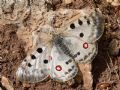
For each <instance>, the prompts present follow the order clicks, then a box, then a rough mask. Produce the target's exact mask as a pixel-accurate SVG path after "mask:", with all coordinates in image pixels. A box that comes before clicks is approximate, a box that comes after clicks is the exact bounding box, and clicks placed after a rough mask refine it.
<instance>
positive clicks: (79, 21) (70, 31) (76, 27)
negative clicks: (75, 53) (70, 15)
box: [66, 9, 104, 43]
mask: <svg viewBox="0 0 120 90" xmlns="http://www.w3.org/2000/svg"><path fill="white" fill-rule="evenodd" d="M79 12H80V15H78V16H77V17H76V18H75V19H73V20H72V21H70V22H69V23H68V24H67V28H66V36H73V37H77V38H79V39H80V40H83V41H85V42H89V43H94V42H95V41H96V40H98V39H99V38H100V37H101V35H102V34H103V31H104V30H103V26H104V25H103V24H104V19H103V17H102V15H101V13H100V12H99V11H98V10H92V9H89V10H87V9H83V10H80V11H79Z"/></svg>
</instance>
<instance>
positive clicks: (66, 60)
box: [50, 45, 78, 82]
mask: <svg viewBox="0 0 120 90" xmlns="http://www.w3.org/2000/svg"><path fill="white" fill-rule="evenodd" d="M51 56H52V61H51V71H50V76H51V78H52V79H53V80H56V81H59V82H65V81H68V80H70V79H72V78H74V77H75V76H76V74H77V72H78V69H77V66H76V63H75V62H74V60H73V59H72V58H71V57H69V56H67V55H65V54H64V52H63V51H62V50H61V48H60V47H59V46H55V45H54V46H53V48H52V51H51Z"/></svg>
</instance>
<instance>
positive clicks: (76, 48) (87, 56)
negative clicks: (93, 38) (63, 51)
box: [64, 37, 98, 63]
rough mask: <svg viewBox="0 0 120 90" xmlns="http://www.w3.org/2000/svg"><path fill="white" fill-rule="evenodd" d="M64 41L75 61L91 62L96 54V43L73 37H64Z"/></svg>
mask: <svg viewBox="0 0 120 90" xmlns="http://www.w3.org/2000/svg"><path fill="white" fill-rule="evenodd" d="M64 43H65V45H66V46H67V47H68V48H69V50H70V52H71V53H72V55H73V56H72V57H73V59H74V60H75V62H77V63H86V62H91V61H92V60H93V59H94V58H95V56H96V55H97V51H98V50H97V44H96V43H94V44H90V43H88V42H85V41H82V40H80V39H78V38H75V37H65V38H64Z"/></svg>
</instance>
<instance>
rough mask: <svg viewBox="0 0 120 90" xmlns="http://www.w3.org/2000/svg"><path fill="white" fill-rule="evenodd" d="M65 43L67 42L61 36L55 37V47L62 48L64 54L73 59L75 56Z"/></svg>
mask: <svg viewBox="0 0 120 90" xmlns="http://www.w3.org/2000/svg"><path fill="white" fill-rule="evenodd" d="M64 42H65V40H64V38H63V37H62V36H61V35H56V36H55V37H54V44H55V46H56V47H58V48H60V49H61V50H62V51H63V52H64V54H66V55H68V56H70V57H72V58H73V54H72V53H71V51H70V49H69V47H68V45H66V44H65V43H64Z"/></svg>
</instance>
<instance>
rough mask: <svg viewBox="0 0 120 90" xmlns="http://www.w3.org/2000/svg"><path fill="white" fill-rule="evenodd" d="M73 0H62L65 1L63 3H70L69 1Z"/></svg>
mask: <svg viewBox="0 0 120 90" xmlns="http://www.w3.org/2000/svg"><path fill="white" fill-rule="evenodd" d="M73 1H74V0H63V2H64V3H65V4H70V3H72V2H73Z"/></svg>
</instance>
